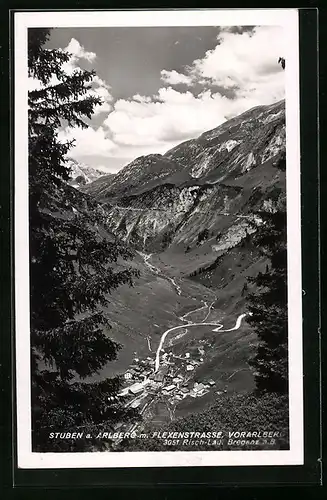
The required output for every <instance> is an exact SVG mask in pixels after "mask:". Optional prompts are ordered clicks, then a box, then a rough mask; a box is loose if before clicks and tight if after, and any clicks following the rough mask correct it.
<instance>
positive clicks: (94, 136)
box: [58, 127, 117, 159]
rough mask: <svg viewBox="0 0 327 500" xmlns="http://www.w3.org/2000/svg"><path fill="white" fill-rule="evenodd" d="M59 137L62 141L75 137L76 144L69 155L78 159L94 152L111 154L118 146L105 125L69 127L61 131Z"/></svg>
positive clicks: (105, 155)
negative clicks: (94, 127) (109, 135)
mask: <svg viewBox="0 0 327 500" xmlns="http://www.w3.org/2000/svg"><path fill="white" fill-rule="evenodd" d="M58 137H59V140H60V141H61V142H66V141H70V140H72V139H75V146H74V147H73V148H72V149H71V150H70V152H69V156H71V157H72V158H76V159H78V158H81V157H85V156H92V155H94V154H97V155H98V156H104V157H107V156H111V155H112V154H113V152H114V151H115V149H116V148H117V146H116V145H115V144H114V143H113V142H112V140H110V138H109V137H108V136H107V133H106V131H105V130H104V128H103V127H99V128H97V129H93V128H92V127H89V128H86V129H81V128H70V127H67V128H66V129H64V130H62V131H60V132H59V134H58Z"/></svg>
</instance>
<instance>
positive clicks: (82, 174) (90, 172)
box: [68, 158, 109, 188]
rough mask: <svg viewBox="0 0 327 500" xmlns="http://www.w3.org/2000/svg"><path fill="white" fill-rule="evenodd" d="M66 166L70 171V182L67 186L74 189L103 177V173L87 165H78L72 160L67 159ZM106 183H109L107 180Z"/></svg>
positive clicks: (78, 163)
mask: <svg viewBox="0 0 327 500" xmlns="http://www.w3.org/2000/svg"><path fill="white" fill-rule="evenodd" d="M68 166H69V167H70V170H71V174H70V176H71V181H70V182H69V184H70V185H71V186H73V187H75V188H79V187H81V186H84V185H85V184H89V183H90V182H93V181H95V180H96V179H98V178H100V177H102V176H103V175H104V173H103V172H101V171H100V170H97V169H96V168H93V167H90V166H89V165H85V163H80V162H78V161H76V160H74V159H73V158H70V159H69V161H68ZM107 181H109V178H108V179H107Z"/></svg>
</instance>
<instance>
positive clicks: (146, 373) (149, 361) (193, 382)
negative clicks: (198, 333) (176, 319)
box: [119, 339, 224, 413]
mask: <svg viewBox="0 0 327 500" xmlns="http://www.w3.org/2000/svg"><path fill="white" fill-rule="evenodd" d="M198 342H199V343H200V344H201V345H200V346H198V347H196V346H190V348H189V352H185V353H184V354H183V353H181V354H179V355H177V354H174V353H173V352H172V350H165V349H162V350H161V352H160V365H159V368H158V369H157V371H156V370H155V359H154V358H153V357H150V356H148V357H146V358H144V359H139V358H138V357H135V358H134V360H133V363H132V365H131V366H130V367H129V369H128V370H127V371H126V372H125V374H124V379H125V382H124V387H123V389H122V390H121V392H120V393H119V396H125V397H128V402H127V404H126V406H128V407H131V408H139V409H140V410H141V412H142V413H144V411H145V409H146V408H148V407H149V406H150V404H151V402H152V401H153V400H154V396H155V395H156V396H158V395H160V398H165V399H167V400H169V403H170V405H173V404H175V405H176V404H178V403H179V402H180V401H182V400H183V399H185V398H188V397H190V398H199V397H202V396H204V395H205V394H207V393H208V392H209V391H211V390H214V389H215V385H216V382H215V381H214V380H213V379H211V378H205V379H203V380H198V379H197V377H195V376H194V375H195V370H196V368H197V367H199V366H200V365H201V364H202V363H203V362H204V359H205V349H208V348H209V347H210V345H209V344H208V342H207V341H206V340H203V339H202V340H199V341H198ZM222 392H224V391H217V394H222Z"/></svg>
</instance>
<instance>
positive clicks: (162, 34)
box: [47, 26, 284, 172]
mask: <svg viewBox="0 0 327 500" xmlns="http://www.w3.org/2000/svg"><path fill="white" fill-rule="evenodd" d="M283 45H284V44H283V32H282V29H281V28H280V27H274V26H246V27H240V26H237V27H235V26H234V27H168V28H164V27H156V28H140V27H136V28H135V27H134V28H128V27H126V28H71V29H70V28H55V29H53V30H52V33H51V39H50V40H49V42H48V44H47V47H49V48H61V49H66V50H67V51H69V52H70V53H72V54H73V58H72V60H71V62H70V63H69V64H68V66H67V71H73V70H74V68H77V67H81V68H85V69H95V71H96V74H97V76H96V79H95V82H94V91H95V92H96V93H97V94H98V95H100V96H101V97H102V99H103V104H102V105H101V106H98V107H97V109H96V113H95V115H94V117H93V118H92V120H91V126H90V127H89V128H88V129H86V130H80V129H73V130H71V129H69V128H66V129H65V130H63V131H62V132H61V138H62V139H66V138H69V139H70V138H72V137H74V138H75V139H76V146H75V147H74V148H73V149H72V150H71V153H70V155H71V156H72V157H73V158H75V159H76V160H78V161H81V162H84V163H87V164H89V165H92V166H94V167H97V168H101V169H102V170H104V171H107V172H116V171H117V170H119V169H120V168H121V167H122V166H124V165H126V164H127V163H128V162H130V161H131V160H133V159H134V158H136V157H137V156H141V155H145V154H149V153H165V152H166V151H167V150H168V149H170V148H171V147H174V146H175V145H177V144H179V143H180V142H182V141H185V140H187V139H191V138H194V137H197V136H198V135H200V134H201V133H202V132H204V131H206V130H209V129H211V128H214V127H216V126H218V125H219V124H221V123H222V122H224V121H225V120H227V119H229V118H231V117H233V116H235V115H237V114H239V113H242V112H243V111H246V110H247V109H249V108H251V107H253V106H257V105H260V104H270V103H272V102H275V101H278V100H280V99H283V98H284V72H283V70H282V68H281V66H280V65H279V64H278V58H279V57H280V56H283Z"/></svg>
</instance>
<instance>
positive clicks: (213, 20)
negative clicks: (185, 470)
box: [14, 9, 303, 468]
mask: <svg viewBox="0 0 327 500" xmlns="http://www.w3.org/2000/svg"><path fill="white" fill-rule="evenodd" d="M298 58H299V41H298V11H297V10H295V9H283V10H269V9H262V10H257V11H256V10H251V9H248V10H235V9H233V10H228V9H227V10H199V11H196V10H194V11H188V10H177V11H169V10H166V11H134V12H133V11H103V12H100V11H94V12H87V11H75V12H69V11H67V12H65V11H63V12H60V11H56V12H50V11H44V12H36V11H33V12H32V11H31V12H16V13H15V16H14V80H15V82H14V85H15V93H14V100H15V116H14V118H15V135H14V139H15V165H14V170H15V172H14V173H15V345H16V353H15V356H16V397H17V450H18V467H20V468H78V467H84V468H85V467H88V468H89V467H108V468H116V467H176V466H180V467H186V466H217V465H224V466H225V465H228V466H233V465H235V466H240V465H242V466H243V465H301V464H303V393H302V312H301V296H302V289H301V231H300V153H299V150H300V139H299V75H298V73H299V62H298Z"/></svg>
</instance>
